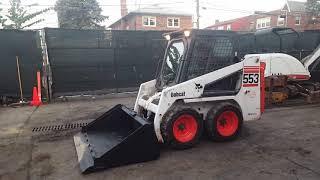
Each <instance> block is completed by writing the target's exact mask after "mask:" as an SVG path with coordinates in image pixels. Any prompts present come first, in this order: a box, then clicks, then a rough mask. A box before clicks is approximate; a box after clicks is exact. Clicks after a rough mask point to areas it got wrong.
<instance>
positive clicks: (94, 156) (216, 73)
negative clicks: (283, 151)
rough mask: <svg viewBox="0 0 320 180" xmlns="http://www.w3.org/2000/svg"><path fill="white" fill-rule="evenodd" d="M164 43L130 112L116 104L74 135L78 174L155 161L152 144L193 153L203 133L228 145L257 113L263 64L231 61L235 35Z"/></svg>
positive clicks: (185, 35)
mask: <svg viewBox="0 0 320 180" xmlns="http://www.w3.org/2000/svg"><path fill="white" fill-rule="evenodd" d="M165 37H166V38H167V39H168V40H169V39H170V40H169V42H168V46H167V49H166V53H165V57H164V59H163V61H162V64H161V68H159V70H158V72H159V73H158V74H157V78H156V79H155V80H152V81H149V82H146V83H143V84H141V86H140V89H139V92H138V95H137V98H136V102H135V106H134V110H132V109H130V108H127V107H125V106H123V105H117V106H115V107H114V108H112V109H111V110H109V111H108V112H106V113H105V114H103V115H102V116H101V117H99V118H98V119H96V120H94V121H93V122H91V123H89V124H88V125H87V126H85V127H83V128H82V130H81V132H80V133H78V134H77V135H75V136H74V142H75V147H76V151H77V155H78V160H79V163H80V169H81V171H82V172H83V173H89V172H92V171H96V170H100V169H105V168H110V167H115V166H121V165H126V164H130V163H138V162H144V161H149V160H154V159H157V158H158V157H159V155H160V149H159V144H160V143H164V144H166V145H168V146H171V147H173V148H175V149H186V148H191V147H193V146H195V145H196V144H197V143H198V142H199V140H200V137H201V135H202V134H203V131H206V132H207V134H208V136H209V138H210V139H212V140H215V141H229V140H233V139H235V138H236V137H237V136H238V135H239V133H240V130H241V127H242V124H243V121H250V120H257V119H259V118H260V117H261V114H262V112H263V111H264V92H263V91H264V67H265V66H264V64H263V63H260V59H259V57H257V56H250V57H248V58H245V59H243V60H242V61H240V60H238V59H236V58H235V54H236V52H235V51H234V47H233V46H234V42H233V41H234V40H235V39H234V37H235V34H234V33H232V32H226V31H203V30H202V31H198V30H192V31H179V32H173V33H170V34H166V35H165Z"/></svg>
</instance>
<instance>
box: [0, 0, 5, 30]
mask: <svg viewBox="0 0 320 180" xmlns="http://www.w3.org/2000/svg"><path fill="white" fill-rule="evenodd" d="M0 5H1V3H0ZM1 11H2V9H1V8H0V13H1ZM5 21H6V20H5V19H4V18H3V16H2V15H1V14H0V24H1V25H2V24H3V23H4V22H5Z"/></svg>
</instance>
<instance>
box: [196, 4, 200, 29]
mask: <svg viewBox="0 0 320 180" xmlns="http://www.w3.org/2000/svg"><path fill="white" fill-rule="evenodd" d="M196 4H197V29H200V0H196Z"/></svg>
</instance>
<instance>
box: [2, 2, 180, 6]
mask: <svg viewBox="0 0 320 180" xmlns="http://www.w3.org/2000/svg"><path fill="white" fill-rule="evenodd" d="M182 3H185V2H183V1H177V2H172V3H152V4H150V3H148V4H141V3H139V5H143V6H156V5H170V4H182ZM0 6H11V5H10V4H0ZM20 6H25V7H54V6H55V5H49V4H21V5H20ZM99 6H101V7H105V6H107V7H120V6H121V5H120V4H99ZM127 6H135V4H127ZM65 7H82V6H68V5H66V6H65Z"/></svg>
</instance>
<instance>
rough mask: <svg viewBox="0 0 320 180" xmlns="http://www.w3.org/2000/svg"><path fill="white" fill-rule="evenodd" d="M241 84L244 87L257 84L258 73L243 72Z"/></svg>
mask: <svg viewBox="0 0 320 180" xmlns="http://www.w3.org/2000/svg"><path fill="white" fill-rule="evenodd" d="M242 83H243V86H244V87H248V86H250V87H253V86H258V83H259V73H248V74H243V81H242Z"/></svg>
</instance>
